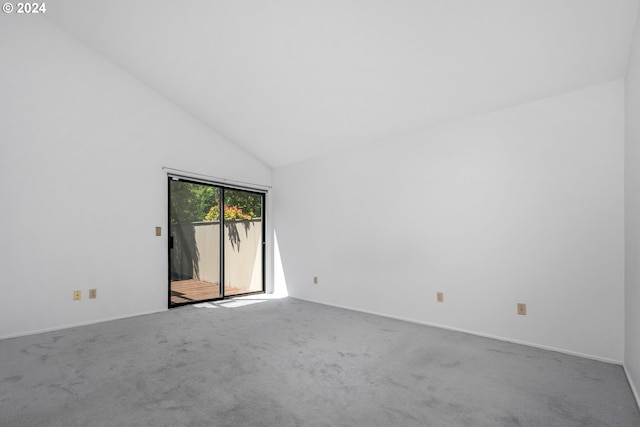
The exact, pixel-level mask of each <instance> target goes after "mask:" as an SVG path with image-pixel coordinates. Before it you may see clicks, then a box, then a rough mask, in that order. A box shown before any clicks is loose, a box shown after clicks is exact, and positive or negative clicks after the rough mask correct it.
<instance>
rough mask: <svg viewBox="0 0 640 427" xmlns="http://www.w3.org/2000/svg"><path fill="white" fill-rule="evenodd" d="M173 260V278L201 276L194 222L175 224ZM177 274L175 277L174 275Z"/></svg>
mask: <svg viewBox="0 0 640 427" xmlns="http://www.w3.org/2000/svg"><path fill="white" fill-rule="evenodd" d="M173 230H174V235H173V236H171V237H172V238H173V251H172V256H173V262H174V266H173V269H172V277H171V280H187V279H194V278H195V279H199V278H200V262H199V260H200V251H199V250H198V245H197V244H196V230H195V227H194V225H193V224H190V223H183V224H180V225H178V226H173ZM174 276H175V277H174Z"/></svg>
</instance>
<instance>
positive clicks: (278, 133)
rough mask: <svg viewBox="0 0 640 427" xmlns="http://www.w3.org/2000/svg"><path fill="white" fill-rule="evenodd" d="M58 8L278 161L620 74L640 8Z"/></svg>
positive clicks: (586, 3) (85, 37)
mask: <svg viewBox="0 0 640 427" xmlns="http://www.w3.org/2000/svg"><path fill="white" fill-rule="evenodd" d="M47 5H48V10H47V13H46V17H47V18H48V19H50V20H51V21H53V22H54V23H56V24H57V25H58V26H60V27H62V28H63V29H64V30H66V31H67V32H69V33H71V34H72V35H74V36H75V37H77V38H78V39H80V40H81V41H82V42H84V43H86V44H87V45H89V46H90V47H92V48H94V49H95V50H97V51H98V52H100V53H101V54H102V55H104V56H105V57H106V58H108V59H109V60H111V61H112V62H114V63H116V64H117V65H119V66H120V67H122V68H123V69H125V70H126V71H128V72H130V73H131V74H133V75H135V76H136V77H138V78H139V79H140V80H142V81H143V82H145V83H146V84H148V85H149V86H151V87H152V88H154V89H155V90H157V91H158V92H160V93H161V94H163V95H164V96H166V97H167V98H169V99H170V100H172V101H173V102H175V103H176V104H178V105H179V106H181V107H182V108H184V109H185V110H187V111H188V112H190V113H191V114H193V115H194V116H196V117H197V118H199V119H200V120H202V121H203V122H205V123H206V124H208V125H209V126H210V127H211V128H213V129H215V130H216V131H218V132H219V133H221V134H223V135H224V136H226V137H227V138H229V139H230V140H231V141H233V142H234V143H236V144H238V145H240V146H242V147H244V148H245V149H246V150H247V151H248V152H250V153H252V154H253V155H255V156H256V157H258V158H259V159H261V160H263V161H264V162H265V163H267V164H269V165H270V166H272V167H277V166H281V165H285V164H288V163H292V162H297V161H300V160H304V159H308V158H312V157H315V156H321V155H324V154H328V153H333V152H337V151H339V150H342V149H346V148H349V147H354V146H364V145H366V144H368V143H371V142H378V141H383V140H389V139H391V138H393V137H394V136H396V135H400V134H406V133H411V132H416V131H418V130H421V129H424V128H428V127H431V126H434V125H437V124H440V123H443V122H446V121H449V120H454V119H459V118H464V117H468V116H472V115H475V114H478V113H482V112H488V111H492V110H496V109H499V108H503V107H507V106H511V105H515V104H519V103H523V102H528V101H533V100H536V99H540V98H544V97H547V96H552V95H556V94H560V93H565V92H569V91H572V90H575V89H579V88H582V87H586V86H590V85H593V84H598V83H603V82H607V81H611V80H614V79H618V78H621V77H623V76H624V72H625V67H626V62H627V57H628V53H629V49H630V46H631V38H632V33H633V29H634V25H635V18H636V12H637V8H638V0H393V1H391V0H308V1H307V0H180V1H174V2H159V1H157V0H100V1H92V0H59V1H56V2H55V3H48V4H47ZM176 143H179V141H176Z"/></svg>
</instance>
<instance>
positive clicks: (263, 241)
mask: <svg viewBox="0 0 640 427" xmlns="http://www.w3.org/2000/svg"><path fill="white" fill-rule="evenodd" d="M175 180H178V181H182V182H188V183H192V184H201V185H209V186H212V187H216V188H219V189H220V239H219V245H220V249H219V253H220V284H219V286H220V292H219V296H218V297H216V298H210V299H205V300H198V301H187V302H180V303H172V302H171V296H172V295H171V273H172V268H171V250H172V248H173V242H172V239H173V238H172V236H171V181H175ZM225 190H238V191H244V192H248V193H253V194H257V195H260V196H261V197H260V201H261V202H260V203H261V206H260V214H261V221H260V222H261V233H262V236H261V237H262V238H261V239H260V240H261V241H260V246H261V247H260V256H261V276H262V280H261V282H262V283H261V285H262V287H261V288H262V289H261V290H259V291H252V292H246V293H242V294H233V295H230V296H227V295H225V249H224V248H225V226H226V224H225V222H226V220H225V219H224V207H225V203H224V196H225V194H224V193H225ZM266 198H267V191H265V190H260V189H257V188H252V187H245V186H240V185H229V184H228V183H220V182H216V181H209V180H204V179H198V178H193V177H189V176H183V175H177V174H174V173H168V174H167V280H168V292H167V304H168V308H175V307H180V306H184V305H190V304H197V303H202V302H207V301H220V300H223V299H228V298H232V297H240V296H247V295H256V294H263V293H265V292H266V257H267V254H266V247H267V244H266V243H267V242H266V240H267V233H266V230H267V227H266V225H267V221H266V216H267V214H266V206H267V203H266Z"/></svg>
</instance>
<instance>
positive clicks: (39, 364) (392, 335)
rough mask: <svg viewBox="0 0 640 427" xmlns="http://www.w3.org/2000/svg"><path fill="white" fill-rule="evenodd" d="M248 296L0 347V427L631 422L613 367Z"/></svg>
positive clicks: (633, 413) (625, 387)
mask: <svg viewBox="0 0 640 427" xmlns="http://www.w3.org/2000/svg"><path fill="white" fill-rule="evenodd" d="M260 297H261V296H254V297H252V298H249V299H243V300H237V301H233V300H230V301H225V302H220V303H216V304H213V303H205V304H200V305H198V306H188V307H181V308H177V309H173V310H170V311H167V312H163V313H158V314H152V315H145V316H139V317H134V318H129V319H123V320H116V321H111V322H105V323H101V324H96V325H89V326H82V327H77V328H71V329H66V330H60V331H54V332H48V333H42V334H37V335H31V336H25V337H20V338H12V339H6V340H2V341H0V425H1V426H21V427H24V426H64V427H72V426H83V427H84V426H153V427H157V426H545V427H550V426H599V427H601V426H617V427H619V426H640V412H639V411H638V407H637V405H636V402H635V400H634V399H633V395H632V392H631V390H630V387H629V384H628V382H627V380H626V377H625V375H624V372H623V369H622V367H620V366H617V365H613V364H608V363H603V362H598V361H594V360H589V359H583V358H580V357H575V356H570V355H566V354H561V353H557V352H552V351H546V350H541V349H537V348H531V347H527V346H522V345H517V344H510V343H506V342H502V341H496V340H491V339H487V338H481V337H477V336H473V335H468V334H464V333H458V332H452V331H448V330H443V329H438V328H434V327H429V326H423V325H418V324H412V323H407V322H402V321H398V320H393V319H388V318H383V317H378V316H374V315H368V314H364V313H358V312H353V311H349V310H343V309H338V308H333V307H328V306H324V305H320V304H314V303H310V302H305V301H301V300H296V299H293V298H283V299H273V300H266V301H261V299H260Z"/></svg>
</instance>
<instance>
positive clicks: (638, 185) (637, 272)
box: [624, 15, 640, 404]
mask: <svg viewBox="0 0 640 427" xmlns="http://www.w3.org/2000/svg"><path fill="white" fill-rule="evenodd" d="M639 17H640V15H639ZM638 21H640V19H639V20H638ZM625 83H626V86H625V88H626V92H625V114H626V120H625V125H626V127H625V137H626V141H625V231H626V241H625V243H626V252H625V255H626V263H625V305H626V309H625V320H626V321H625V357H624V361H625V368H626V370H627V373H628V376H629V379H630V381H631V386H632V388H633V389H634V392H635V393H636V400H638V403H639V404H640V394H639V393H638V390H640V310H639V307H640V120H639V118H640V31H638V26H637V24H636V31H635V34H634V41H633V47H632V49H631V55H630V57H629V65H628V68H627V77H626V82H625Z"/></svg>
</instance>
